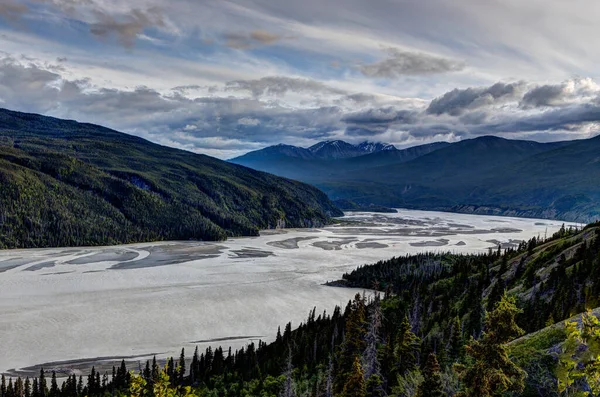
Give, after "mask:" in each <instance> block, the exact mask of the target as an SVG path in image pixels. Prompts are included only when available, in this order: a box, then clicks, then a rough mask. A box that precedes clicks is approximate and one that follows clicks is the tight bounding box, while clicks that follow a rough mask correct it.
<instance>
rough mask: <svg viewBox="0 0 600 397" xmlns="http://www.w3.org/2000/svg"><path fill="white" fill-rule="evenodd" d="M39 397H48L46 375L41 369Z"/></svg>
mask: <svg viewBox="0 0 600 397" xmlns="http://www.w3.org/2000/svg"><path fill="white" fill-rule="evenodd" d="M38 390H39V397H46V396H47V395H48V386H47V385H46V375H45V374H44V368H41V369H40V379H39V381H38Z"/></svg>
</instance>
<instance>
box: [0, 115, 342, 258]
mask: <svg viewBox="0 0 600 397" xmlns="http://www.w3.org/2000/svg"><path fill="white" fill-rule="evenodd" d="M290 150H291V149H290ZM0 192H2V194H0V248H15V247H45V246H74V245H100V244H102V245H105V244H116V243H132V242H138V241H150V240H167V239H178V240H180V239H181V240H182V239H190V238H193V239H201V240H220V239H224V238H226V237H228V236H239V235H256V234H257V233H258V230H259V229H261V228H269V227H275V226H278V225H287V226H294V227H306V226H314V225H323V224H324V223H326V222H328V221H329V219H330V218H329V217H330V216H337V215H341V212H340V211H339V210H338V209H337V208H336V207H335V206H334V205H333V204H332V202H331V201H329V199H328V198H327V196H325V194H324V193H322V192H321V191H319V190H317V189H316V188H314V187H312V186H309V185H306V184H303V183H300V182H296V181H292V180H289V179H284V178H280V177H276V176H273V175H269V174H266V173H262V172H257V171H254V170H250V169H248V168H246V167H241V166H238V165H234V164H230V163H227V162H224V161H221V160H218V159H215V158H212V157H208V156H204V155H198V154H194V153H190V152H187V151H183V150H178V149H173V148H168V147H164V146H160V145H157V144H153V143H151V142H148V141H146V140H144V139H141V138H138V137H134V136H131V135H127V134H122V133H119V132H117V131H113V130H110V129H108V128H104V127H101V126H97V125H92V124H84V123H78V122H75V121H69V120H60V119H56V118H52V117H45V116H40V115H35V114H26V113H19V112H13V111H9V110H5V109H0Z"/></svg>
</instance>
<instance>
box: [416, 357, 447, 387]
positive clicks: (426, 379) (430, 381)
mask: <svg viewBox="0 0 600 397" xmlns="http://www.w3.org/2000/svg"><path fill="white" fill-rule="evenodd" d="M440 370H441V368H440V364H439V363H438V360H437V357H436V356H435V354H434V353H430V354H429V356H428V357H427V362H426V363H425V368H423V383H421V384H420V385H419V389H418V391H417V397H445V396H446V393H444V385H443V384H442V374H441V373H440Z"/></svg>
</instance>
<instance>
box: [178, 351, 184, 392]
mask: <svg viewBox="0 0 600 397" xmlns="http://www.w3.org/2000/svg"><path fill="white" fill-rule="evenodd" d="M177 369H178V372H177V382H178V383H179V384H180V385H183V378H184V377H185V349H183V348H182V349H181V354H180V355H179V366H178V367H177Z"/></svg>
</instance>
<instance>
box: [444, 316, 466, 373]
mask: <svg viewBox="0 0 600 397" xmlns="http://www.w3.org/2000/svg"><path fill="white" fill-rule="evenodd" d="M462 352H463V335H462V328H461V326H460V319H459V318H458V316H456V317H454V319H453V320H452V325H451V328H450V340H449V341H448V354H447V355H448V361H449V362H450V363H451V364H453V363H455V362H457V361H459V360H460V359H461V357H462Z"/></svg>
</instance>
